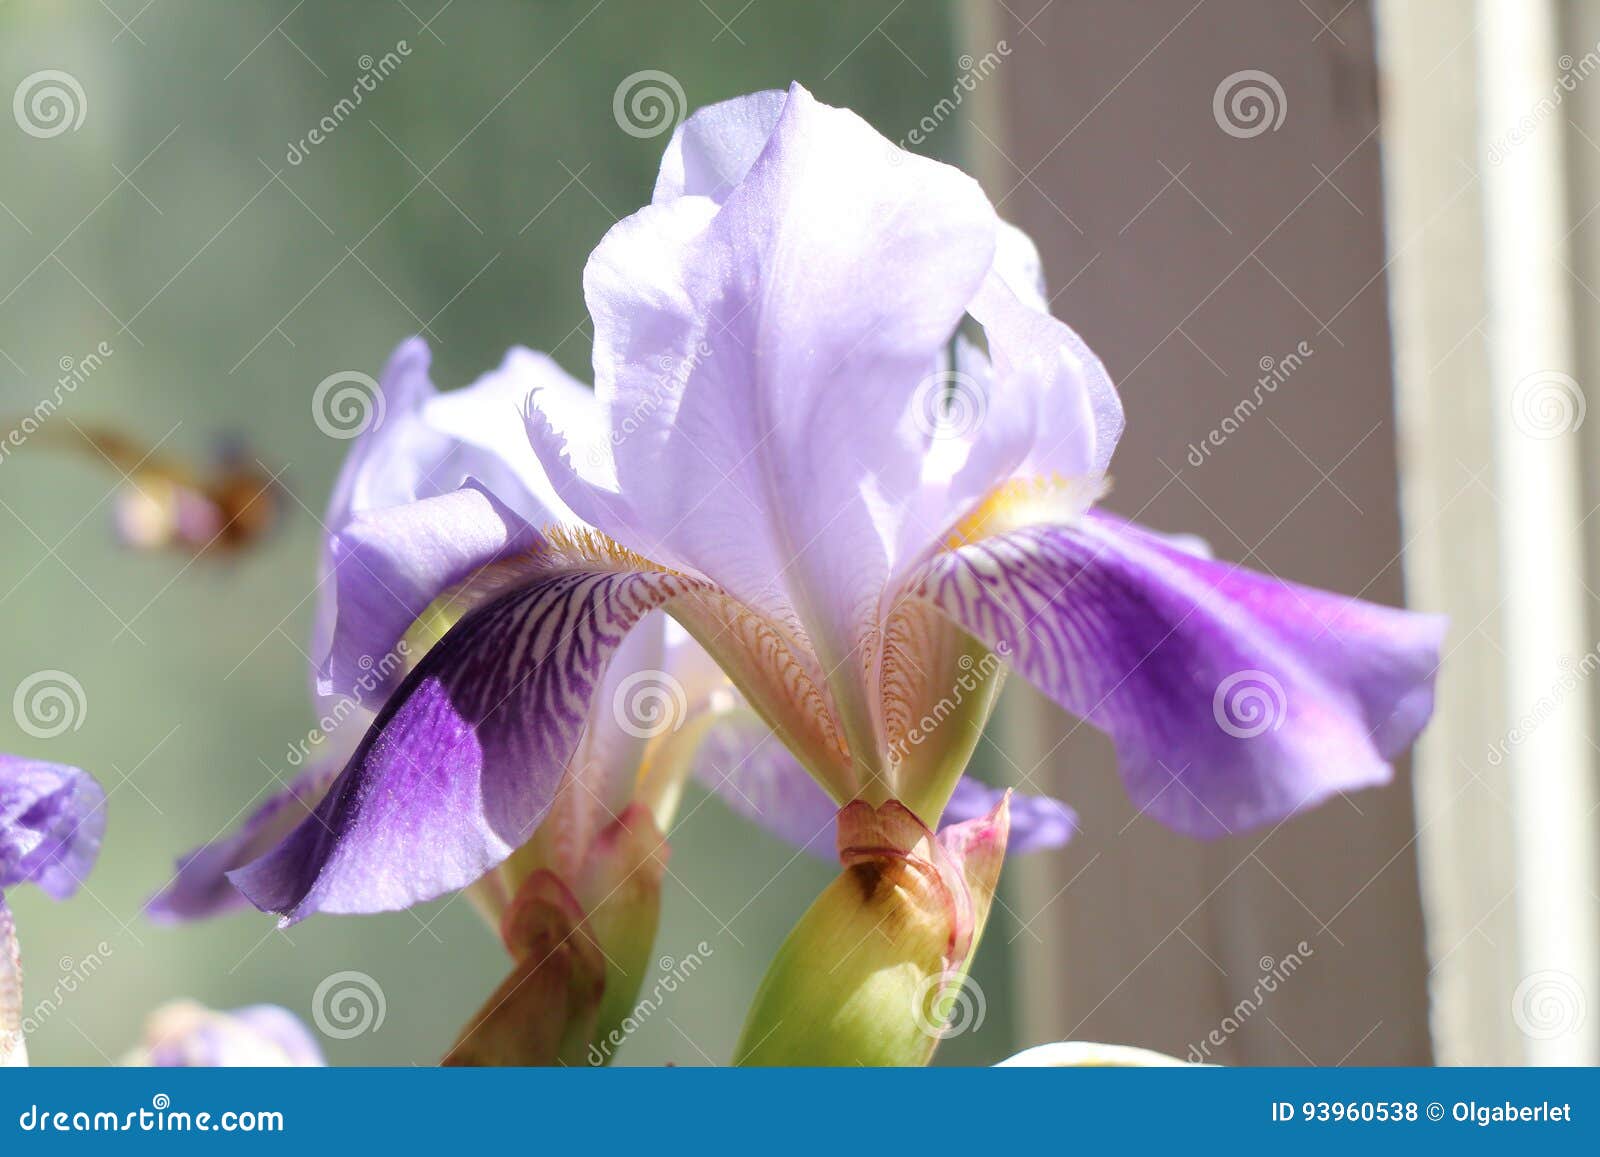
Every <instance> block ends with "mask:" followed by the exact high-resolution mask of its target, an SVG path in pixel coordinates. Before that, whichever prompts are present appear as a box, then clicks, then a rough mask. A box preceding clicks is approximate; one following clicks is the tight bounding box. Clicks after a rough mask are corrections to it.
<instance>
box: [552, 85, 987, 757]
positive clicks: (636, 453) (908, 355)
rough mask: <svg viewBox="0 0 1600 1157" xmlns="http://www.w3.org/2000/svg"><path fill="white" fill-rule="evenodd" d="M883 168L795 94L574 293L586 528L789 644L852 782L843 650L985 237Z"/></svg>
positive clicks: (907, 168)
mask: <svg viewBox="0 0 1600 1157" xmlns="http://www.w3.org/2000/svg"><path fill="white" fill-rule="evenodd" d="M757 119H759V118H757ZM754 135H755V134H754V133H752V134H750V135H749V138H747V139H746V141H745V146H748V144H749V143H750V140H751V139H753V137H754ZM893 152H894V150H893V149H892V148H890V147H889V146H888V145H887V142H885V140H884V139H883V138H882V137H881V136H879V135H878V134H877V133H875V132H874V131H873V130H872V129H871V128H870V127H869V126H867V125H866V124H865V123H864V122H862V121H861V120H860V119H859V118H858V117H856V116H855V115H854V114H852V113H849V112H845V111H842V110H838V109H831V108H827V107H825V106H823V105H819V104H818V103H817V102H816V101H814V100H813V99H812V98H811V96H810V94H809V93H807V92H805V90H804V89H801V88H799V87H798V86H796V87H795V88H793V89H791V91H790V92H789V94H788V96H787V98H786V100H785V101H784V104H783V108H782V113H781V116H780V117H779V118H778V121H777V124H776V127H775V128H774V130H773V132H772V134H771V136H770V138H769V139H767V140H766V141H765V143H764V145H763V147H762V149H761V151H760V153H759V155H758V156H757V157H756V159H755V160H754V162H753V164H752V165H751V166H750V168H749V170H748V172H746V173H745V174H744V175H743V178H742V180H741V181H740V182H739V184H738V186H737V187H736V188H735V189H733V190H732V191H731V192H730V193H729V194H728V195H727V197H726V199H725V200H723V201H722V202H721V203H720V204H718V203H717V202H715V201H713V200H711V199H710V198H708V197H705V196H697V195H692V194H687V195H683V196H678V197H676V198H674V199H665V200H663V201H661V202H660V203H658V204H655V205H652V206H649V207H647V208H646V209H644V210H642V211H641V212H639V213H638V214H635V215H634V216H633V217H630V218H628V219H626V220H624V221H623V222H621V223H620V224H619V225H618V226H616V227H615V228H614V229H613V230H612V232H611V233H610V234H608V236H607V237H606V239H605V240H604V241H603V242H602V243H601V245H600V246H599V248H598V249H597V250H596V251H595V254H594V256H593V257H592V258H591V260H590V263H589V267H588V269H587V271H586V274H585V292H586V296H587V298H588V301H589V306H590V312H591V314H592V315H593V317H594V320H595V327H596V340H595V378H596V390H597V393H598V396H599V398H600V401H601V403H602V405H603V406H604V407H605V409H606V412H607V414H608V416H609V419H610V421H611V422H612V424H613V428H614V430H617V433H616V436H614V437H613V439H612V443H613V444H612V447H611V449H612V451H613V454H614V470H613V471H612V473H613V474H614V476H615V478H616V486H617V490H616V491H615V492H613V493H605V492H601V491H599V489H598V488H596V487H592V486H591V487H589V489H590V490H591V492H593V493H592V497H593V499H594V501H593V502H592V503H591V505H590V506H589V508H588V510H587V511H584V512H583V513H586V515H587V516H590V517H593V518H594V519H595V520H596V521H597V524H598V525H599V526H600V527H601V529H604V530H606V531H607V532H608V533H611V534H612V535H613V536H614V537H617V538H618V539H619V540H620V541H622V542H624V543H625V544H626V545H629V546H632V547H633V548H634V549H637V550H639V551H641V553H645V554H648V555H650V556H651V557H656V558H660V559H662V560H663V561H665V562H667V563H669V564H671V565H677V566H682V567H687V568H692V569H694V570H695V571H697V572H699V573H700V574H703V575H705V576H707V577H708V578H710V579H712V580H714V581H716V582H717V583H719V584H720V585H722V586H723V587H725V588H727V589H728V590H729V592H730V593H731V594H733V595H734V596H735V597H736V598H738V599H740V600H741V601H743V602H745V603H746V604H748V605H749V606H751V607H753V608H756V609H757V610H759V611H761V612H762V613H764V614H767V615H769V616H770V617H772V618H773V619H775V620H777V621H782V622H794V623H797V624H798V625H799V627H800V628H801V630H802V631H803V632H804V634H805V635H806V636H807V637H808V639H809V641H810V643H811V645H812V646H813V647H814V648H815V650H816V653H817V655H818V657H819V659H820V662H821V665H822V667H823V669H824V670H827V671H830V672H833V677H832V680H831V682H832V683H833V684H834V693H835V696H836V698H838V699H839V700H840V703H839V708H840V711H841V713H842V715H843V717H844V722H845V725H846V728H847V730H852V731H854V732H856V733H857V734H856V737H855V738H856V742H855V744H854V746H855V747H857V748H859V749H861V750H862V754H863V758H866V753H867V752H870V751H872V750H873V749H874V748H875V747H877V746H878V745H877V744H876V742H875V741H874V739H873V736H872V728H871V723H870V719H869V714H870V711H869V707H868V703H869V701H870V698H871V695H870V693H869V691H868V690H867V688H866V687H865V686H864V685H863V684H864V682H865V677H864V675H863V673H862V669H863V667H864V665H865V656H864V655H863V654H862V653H860V648H861V644H862V642H863V640H864V639H866V638H868V637H870V635H871V634H872V633H873V632H874V631H875V630H876V629H877V619H876V616H877V607H878V600H879V598H880V596H881V594H882V592H883V589H884V584H885V580H886V578H887V576H888V574H889V573H890V568H891V566H892V563H893V559H892V557H891V555H892V549H893V546H894V544H895V543H896V542H897V541H899V535H898V531H897V523H898V522H900V521H901V520H903V519H904V517H905V516H906V511H907V509H908V508H909V507H910V506H911V505H912V504H913V502H914V499H915V496H916V488H917V484H918V481H919V478H920V472H921V436H920V435H919V433H918V432H917V431H916V429H915V428H914V424H913V423H912V421H911V420H910V415H909V407H910V403H911V400H912V397H913V395H914V393H915V391H916V390H917V389H918V387H919V384H920V383H921V382H922V381H923V379H924V378H926V377H927V376H928V373H929V372H930V371H931V370H932V369H933V367H934V366H935V365H936V362H937V358H938V355H939V353H940V351H941V350H942V349H943V347H944V345H945V343H946V342H948V340H949V339H950V336H951V334H952V332H953V331H954V329H955V326H956V323H957V322H958V321H959V320H960V319H961V316H962V314H963V312H964V310H965V308H966V306H967V303H968V302H969V301H970V300H971V299H972V297H973V295H974V293H975V292H976V290H977V288H978V286H979V284H980V283H981V281H982V279H983V278H984V276H985V274H986V273H987V271H988V269H989V266H990V263H991V260H992V257H993V251H994V235H995V227H996V226H995V218H994V214H993V211H992V209H991V208H990V207H989V205H988V203H987V201H986V200H985V199H984V198H983V195H982V193H981V192H980V191H979V190H978V188H977V186H976V185H975V184H974V183H973V182H972V181H971V180H970V179H968V178H967V177H966V176H964V175H963V174H961V173H959V172H958V171H957V170H954V169H951V168H949V167H948V166H944V165H939V164H936V163H934V162H932V161H927V160H924V159H921V158H917V157H911V156H906V155H902V156H900V157H898V158H896V157H894V156H893V155H892V154H893ZM663 366H666V367H667V369H666V370H665V371H664V370H663ZM537 404H538V400H537V398H536V400H535V405H537ZM624 421H626V422H628V423H630V424H631V427H632V428H631V431H630V432H628V433H626V434H625V435H624V434H623V433H622V432H621V431H620V430H618V429H617V427H618V424H619V423H621V422H624ZM541 456H542V457H543V459H544V462H545V465H546V467H547V469H549V470H550V471H551V473H552V475H558V474H561V473H565V474H566V475H567V479H566V482H567V484H568V485H572V486H580V487H581V486H583V485H584V484H585V480H584V479H582V478H577V479H574V478H573V475H574V474H581V473H582V471H581V470H578V469H577V468H576V467H575V465H574V464H573V463H572V462H570V460H568V461H562V460H561V459H560V458H559V457H558V456H557V455H555V454H553V453H551V452H550V449H549V447H548V446H547V447H546V449H545V450H544V452H542V454H541Z"/></svg>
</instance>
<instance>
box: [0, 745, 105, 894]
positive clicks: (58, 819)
mask: <svg viewBox="0 0 1600 1157" xmlns="http://www.w3.org/2000/svg"><path fill="white" fill-rule="evenodd" d="M105 802H106V797H105V792H103V791H102V790H101V789H100V785H99V784H97V783H96V782H95V781H94V780H93V778H91V777H90V776H89V774H88V773H87V772H84V771H80V770H78V769H77V768H76V767H67V766H66V765H64V764H60V763H44V762H41V761H39V760H33V759H24V758H22V757H21V756H17V755H0V889H5V888H10V887H13V886H14V885H17V884H36V885H38V887H39V888H40V889H41V890H42V891H44V892H45V893H46V894H48V895H50V896H52V897H54V898H55V899H57V900H64V899H66V898H67V897H68V896H70V895H72V893H74V892H76V891H77V890H78V885H79V884H81V883H82V882H83V878H84V877H85V876H87V875H88V874H89V869H90V868H92V867H93V866H94V861H95V857H96V856H97V855H98V854H99V852H100V838H101V836H102V835H104V833H105V827H106V813H105Z"/></svg>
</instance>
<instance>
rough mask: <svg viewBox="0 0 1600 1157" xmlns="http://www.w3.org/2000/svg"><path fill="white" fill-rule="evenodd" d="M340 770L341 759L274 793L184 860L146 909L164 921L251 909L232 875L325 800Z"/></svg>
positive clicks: (282, 836) (323, 765) (303, 774)
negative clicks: (223, 833)
mask: <svg viewBox="0 0 1600 1157" xmlns="http://www.w3.org/2000/svg"><path fill="white" fill-rule="evenodd" d="M338 773H339V765H338V764H335V763H329V762H323V763H320V764H317V765H316V766H314V767H311V768H309V769H308V770H306V771H305V772H303V773H302V774H301V775H299V776H298V777H297V778H296V779H295V780H294V782H292V783H291V784H289V786H288V787H287V788H285V789H284V790H283V791H281V792H277V793H275V794H273V795H270V796H268V797H267V799H266V801H265V802H263V803H262V804H261V806H260V807H258V808H257V809H256V810H255V811H253V812H251V813H250V815H248V816H247V817H246V818H245V820H244V822H243V823H241V824H240V825H239V826H238V827H237V828H235V829H234V830H233V831H231V832H229V833H228V834H226V835H224V836H222V837H221V838H220V839H217V840H214V841H213V842H211V843H209V844H206V845H205V846H204V847H200V848H196V849H195V850H194V851H192V852H190V853H189V854H188V855H186V856H184V857H183V858H181V859H180V860H179V861H178V869H177V872H176V873H175V874H174V875H173V877H172V881H171V882H170V883H169V884H168V885H167V886H166V887H165V888H163V889H162V890H161V893H160V894H159V895H157V896H156V897H155V898H154V899H153V900H151V901H150V903H149V905H148V906H147V907H146V909H145V911H146V913H147V914H148V915H149V916H150V918H151V919H153V920H156V921H159V922H161V923H176V922H179V921H184V920H201V919H205V918H207V917H210V916H220V915H222V914H223V913H226V912H232V911H235V910H237V909H240V908H248V907H250V904H249V902H248V901H247V900H246V899H245V898H244V897H243V896H242V895H240V893H239V890H238V889H237V888H235V887H234V886H233V884H232V883H231V882H230V881H229V880H228V877H227V873H228V872H230V871H232V870H233V869H234V868H237V867H240V866H241V865H243V864H247V863H249V862H250V861H251V860H254V859H256V858H257V857H258V856H262V855H265V854H266V853H267V852H269V851H271V850H272V849H273V848H274V847H275V846H276V845H277V844H278V842H279V841H280V840H282V839H283V838H284V837H285V836H287V835H288V834H289V833H290V832H291V831H293V830H294V829H295V827H296V826H298V825H299V824H300V823H301V822H302V821H303V820H304V819H305V818H306V817H307V816H308V815H309V814H310V813H311V811H312V810H313V809H314V808H315V807H316V806H317V804H318V803H320V802H321V800H322V797H323V796H324V795H326V794H327V791H328V785H329V784H331V783H332V782H333V780H334V777H335V776H336V775H337V774H338Z"/></svg>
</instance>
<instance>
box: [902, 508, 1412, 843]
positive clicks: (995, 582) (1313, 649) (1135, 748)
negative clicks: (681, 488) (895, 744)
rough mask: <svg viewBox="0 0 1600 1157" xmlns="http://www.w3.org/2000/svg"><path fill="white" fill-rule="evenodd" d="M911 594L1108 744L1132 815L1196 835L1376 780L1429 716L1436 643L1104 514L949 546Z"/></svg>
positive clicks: (1365, 606) (1270, 816) (1263, 818)
mask: <svg viewBox="0 0 1600 1157" xmlns="http://www.w3.org/2000/svg"><path fill="white" fill-rule="evenodd" d="M915 593H916V594H918V595H920V596H922V597H925V598H927V599H929V600H930V601H932V602H933V603H934V604H935V605H936V606H938V607H939V608H940V609H941V610H943V611H944V612H945V613H946V614H948V615H950V616H951V617H952V618H953V619H955V620H956V621H957V622H958V623H960V624H961V625H962V626H963V627H965V628H966V629H967V630H969V631H971V632H972V633H973V634H974V635H976V636H978V637H979V638H981V639H983V640H984V641H985V642H987V643H988V644H989V645H990V646H992V647H996V648H997V649H998V648H1005V649H1006V650H1007V652H1008V658H1009V660H1010V661H1011V662H1012V663H1013V664H1014V665H1015V667H1016V668H1017V670H1018V671H1020V672H1021V673H1022V674H1023V675H1024V676H1025V677H1027V678H1028V679H1029V680H1030V681H1031V682H1033V683H1034V684H1035V685H1037V686H1038V687H1039V688H1040V689H1041V690H1043V691H1045V692H1046V693H1047V694H1049V695H1050V696H1051V697H1053V698H1054V699H1055V700H1056V701H1057V702H1058V703H1060V704H1061V705H1062V706H1063V707H1066V708H1067V709H1068V710H1069V711H1072V712H1073V713H1074V714H1077V715H1079V716H1081V717H1083V718H1085V719H1087V720H1089V721H1090V722H1091V723H1094V724H1095V725H1096V726H1098V727H1100V728H1102V729H1103V730H1105V731H1107V732H1108V733H1110V735H1111V737H1112V739H1113V740H1114V741H1115V743H1116V746H1117V754H1118V758H1119V761H1120V763H1121V767H1122V774H1123V778H1124V781H1125V782H1126V784H1127V787H1128V792H1129V794H1130V795H1131V796H1132V798H1133V800H1134V802H1135V803H1136V804H1137V805H1138V806H1139V807H1140V809H1141V810H1143V811H1147V812H1149V813H1150V814H1151V815H1153V816H1155V817H1156V818H1157V819H1159V820H1161V821H1162V822H1163V823H1166V824H1168V825H1170V826H1172V827H1174V828H1176V829H1178V830H1179V831H1182V832H1185V833H1188V834H1192V835H1198V836H1218V835H1225V834H1228V833H1232V832H1237V831H1239V830H1241V829H1243V828H1247V827H1250V826H1252V825H1256V824H1264V823H1272V822H1275V821H1278V820H1281V819H1283V818H1284V817H1286V816H1289V815H1292V814H1294V813H1295V812H1297V811H1299V810H1301V809H1303V808H1306V807H1309V806H1311V805H1312V804H1315V803H1318V802H1320V801H1321V800H1323V799H1325V798H1327V797H1328V796H1330V795H1332V794H1334V793H1336V792H1340V791H1348V790H1351V789H1355V788H1360V787H1367V786H1371V785H1374V784H1379V783H1384V782H1387V781H1388V779H1389V777H1390V775H1391V774H1392V769H1391V768H1390V766H1389V760H1391V759H1393V758H1394V757H1395V756H1396V755H1398V754H1399V753H1400V752H1401V751H1403V750H1404V749H1405V748H1406V746H1407V745H1408V744H1410V743H1411V741H1412V740H1413V739H1414V738H1415V737H1416V735H1417V733H1418V731H1420V730H1421V728H1422V726H1423V724H1424V723H1425V722H1426V721H1427V718H1428V715H1429V713H1430V711H1431V710H1432V704H1433V676H1434V672H1435V669H1436V667H1437V664H1438V659H1439V644H1440V640H1441V637H1442V634H1443V630H1444V623H1443V621H1442V620H1441V619H1439V618H1438V617H1436V616H1429V615H1416V614H1410V613H1408V612H1405V611H1397V610H1391V609H1389V608H1387V607H1379V606H1374V605H1372V604H1370V603H1364V602H1361V601H1359V600H1356V599H1350V598H1345V597H1342V596H1339V595H1332V594H1327V593H1325V592H1322V591H1316V590H1312V589H1310V588H1308V587H1302V586H1297V585H1294V584H1291V583H1285V582H1281V581H1279V580H1277V579H1273V578H1269V577H1266V576H1263V575H1259V574H1255V573H1253V572H1250V571H1247V570H1242V569H1240V568H1238V567H1235V566H1233V565H1231V564H1227V563H1220V562H1213V561H1209V560H1206V559H1203V558H1197V557H1195V556H1194V555H1193V554H1190V553H1188V552H1186V551H1184V550H1181V549H1178V548H1175V547H1174V546H1172V545H1171V544H1170V543H1168V542H1166V541H1164V540H1163V539H1161V538H1160V537H1158V536H1156V535H1153V534H1151V533H1149V532H1146V531H1143V530H1141V529H1139V528H1138V527H1136V526H1133V525H1132V524H1130V523H1126V522H1123V521H1121V520H1120V519H1116V518H1112V517H1108V516H1104V515H1093V516H1090V517H1088V518H1086V519H1084V520H1083V521H1082V522H1081V523H1080V524H1078V525H1074V526H1038V527H1030V528H1028V529H1024V530H1020V531H1015V532H1012V533H1009V534H1004V535H1000V536H998V537H995V538H991V539H987V540H984V541H981V542H978V543H975V544H973V545H970V546H967V547H963V548H962V549H960V550H957V551H955V552H952V553H950V554H947V555H945V556H942V557H941V558H939V559H936V560H935V561H934V562H933V563H932V564H930V566H929V568H928V570H927V571H926V572H925V573H924V575H923V576H922V578H921V580H920V582H919V584H918V586H917V588H916V592H915Z"/></svg>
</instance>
